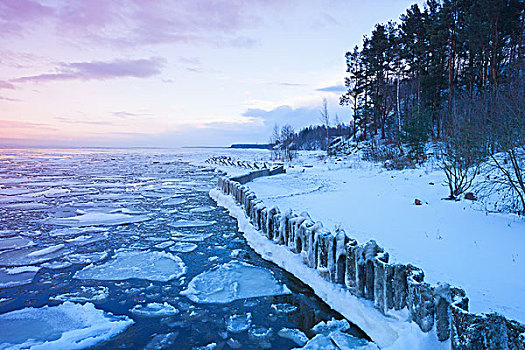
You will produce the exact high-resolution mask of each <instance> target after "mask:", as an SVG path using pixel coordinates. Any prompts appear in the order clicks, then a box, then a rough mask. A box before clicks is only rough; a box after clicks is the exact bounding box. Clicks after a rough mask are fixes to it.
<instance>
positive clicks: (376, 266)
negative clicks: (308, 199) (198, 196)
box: [218, 169, 525, 349]
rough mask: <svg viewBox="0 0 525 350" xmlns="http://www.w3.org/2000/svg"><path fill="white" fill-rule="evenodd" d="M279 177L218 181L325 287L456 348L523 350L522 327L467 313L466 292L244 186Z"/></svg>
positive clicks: (260, 228) (269, 237)
mask: <svg viewBox="0 0 525 350" xmlns="http://www.w3.org/2000/svg"><path fill="white" fill-rule="evenodd" d="M279 172H282V169H278V170H277V169H274V170H269V169H265V170H260V171H255V172H252V173H249V174H247V175H244V176H241V177H234V178H228V177H220V178H219V180H218V188H219V190H220V191H221V192H222V193H224V194H226V195H231V196H232V197H233V199H234V200H235V202H236V203H237V204H238V205H240V207H241V208H242V210H243V212H244V214H245V215H246V217H247V219H248V220H249V221H250V223H251V224H252V225H253V227H254V228H255V229H256V230H258V232H259V233H260V235H262V236H263V237H265V238H266V239H267V240H271V241H272V242H273V243H275V244H276V245H280V246H284V247H287V248H288V250H289V251H291V252H293V253H294V254H296V255H299V256H301V257H302V261H303V263H304V264H305V265H306V266H308V267H309V268H310V269H312V270H316V271H317V272H318V274H319V275H320V276H322V278H324V279H325V280H326V281H329V282H330V283H333V284H334V285H338V286H340V288H343V289H345V290H347V291H349V292H350V293H351V294H352V295H355V296H356V297H358V298H361V300H363V302H365V301H368V303H370V302H371V303H373V306H374V307H375V308H376V309H377V310H379V311H380V312H381V313H382V314H384V315H387V314H388V313H390V312H391V311H400V310H407V311H408V313H409V317H410V320H411V321H413V322H414V323H415V324H417V325H418V326H419V328H420V329H421V331H422V332H424V333H429V332H431V331H433V332H434V333H435V334H436V337H437V339H438V340H439V341H441V342H445V341H449V342H450V345H451V348H453V349H525V326H524V325H522V324H520V323H518V322H516V321H512V320H509V319H506V318H505V317H503V316H501V315H498V314H472V313H469V312H468V297H467V295H466V293H465V291H464V290H462V289H461V288H457V287H451V286H449V285H448V284H445V283H442V284H438V285H430V284H429V283H427V282H425V280H424V272H423V271H422V270H421V269H420V268H418V267H416V266H413V265H410V264H406V265H404V264H393V263H390V262H389V254H388V252H386V251H385V250H384V249H383V248H381V247H380V246H379V245H378V244H377V243H376V242H374V241H369V242H367V243H364V244H359V243H358V242H357V241H356V240H355V239H352V238H351V237H350V236H349V235H348V234H346V232H344V230H342V229H339V230H335V231H334V232H332V231H330V230H328V229H326V228H325V227H323V225H322V224H321V223H320V222H314V221H313V220H312V219H311V218H310V216H309V215H308V213H300V214H298V213H295V212H294V211H292V210H289V211H287V212H281V211H280V209H279V208H277V207H267V206H266V205H265V204H264V203H263V202H262V201H261V200H259V199H257V196H256V194H255V193H254V192H253V191H251V190H250V189H249V188H248V187H247V186H245V184H246V183H248V182H249V181H251V180H253V179H255V178H257V177H260V176H268V175H273V174H276V173H279ZM345 302H346V300H340V303H345ZM386 318H387V317H386V316H385V319H386ZM372 339H373V337H372Z"/></svg>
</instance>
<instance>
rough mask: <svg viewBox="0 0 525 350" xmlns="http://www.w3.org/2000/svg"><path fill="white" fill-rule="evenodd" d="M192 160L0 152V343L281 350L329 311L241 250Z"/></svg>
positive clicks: (166, 154)
mask: <svg viewBox="0 0 525 350" xmlns="http://www.w3.org/2000/svg"><path fill="white" fill-rule="evenodd" d="M200 156H201V157H202V153H201V154H200ZM192 157H193V155H192V153H191V152H188V151H176V150H175V151H168V150H151V149H148V150H140V149H135V150H108V149H104V150H100V149H97V150H88V149H82V150H65V149H60V150H35V149H29V150H27V149H26V150H0V349H4V348H13V349H17V348H31V347H35V348H50V349H59V348H64V349H73V348H94V349H115V348H133V349H136V348H148V349H161V348H176V349H197V348H200V347H207V348H209V349H213V348H215V349H230V348H233V349H237V348H243V349H257V348H276V349H291V348H296V347H298V346H300V345H303V344H304V342H305V341H306V340H307V339H308V338H310V339H312V338H314V337H315V336H316V332H315V330H312V328H314V326H315V325H317V324H319V323H320V322H329V321H330V320H332V319H341V316H340V315H339V314H338V313H336V312H335V311H333V310H331V309H330V308H329V307H328V306H327V305H326V304H324V303H323V302H322V301H321V300H320V299H319V298H317V297H316V296H315V295H314V294H313V293H312V291H311V289H310V288H308V287H307V286H305V285H304V284H302V283H301V282H300V281H299V280H297V279H296V278H294V277H293V276H292V275H290V274H288V273H287V272H285V271H283V270H281V269H280V268H278V267H277V266H276V265H273V264H271V263H269V262H267V261H265V260H263V259H262V258H261V257H259V256H258V255H257V254H256V253H255V252H254V251H253V250H252V249H251V248H249V247H248V245H247V244H246V242H245V240H244V238H243V236H242V234H240V233H239V232H238V231H237V224H236V221H235V220H234V219H233V218H231V217H230V216H228V213H227V211H226V210H224V209H222V208H219V207H217V206H216V204H215V202H214V201H213V200H212V199H211V198H210V197H209V195H208V192H209V190H210V189H212V188H213V187H215V184H216V180H217V176H218V174H217V173H216V172H215V171H214V170H213V169H211V168H204V167H199V166H194V165H191V164H190V161H191V160H192ZM344 332H345V333H344V336H350V338H349V339H351V342H353V341H354V340H355V344H365V343H366V342H364V341H363V339H356V338H363V337H365V336H364V334H362V333H361V332H360V331H359V330H358V329H357V328H356V327H354V326H351V327H350V328H349V329H346V328H345V330H344ZM352 336H353V337H356V338H353V337H352ZM316 339H317V341H319V339H320V338H319V334H318V335H317V338H316ZM345 341H346V340H345ZM356 347H358V346H357V345H356Z"/></svg>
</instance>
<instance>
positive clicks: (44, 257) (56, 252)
mask: <svg viewBox="0 0 525 350" xmlns="http://www.w3.org/2000/svg"><path fill="white" fill-rule="evenodd" d="M68 252H69V250H67V249H65V248H64V245H63V244H58V245H54V246H49V247H35V246H33V247H28V248H22V249H17V250H10V251H6V252H4V253H1V254H0V266H25V265H36V264H40V263H43V262H46V261H50V260H53V259H56V258H59V257H62V256H63V255H65V254H66V253H68Z"/></svg>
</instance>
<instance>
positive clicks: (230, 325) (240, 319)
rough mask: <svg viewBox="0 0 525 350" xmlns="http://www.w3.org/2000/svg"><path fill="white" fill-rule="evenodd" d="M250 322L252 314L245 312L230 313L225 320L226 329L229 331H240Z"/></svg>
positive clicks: (248, 326)
mask: <svg viewBox="0 0 525 350" xmlns="http://www.w3.org/2000/svg"><path fill="white" fill-rule="evenodd" d="M251 324H252V314H251V313H249V312H248V313H246V314H244V315H231V316H230V317H229V318H228V319H227V320H226V329H227V330H228V332H230V333H240V332H243V331H245V330H247V329H248V328H250V325H251Z"/></svg>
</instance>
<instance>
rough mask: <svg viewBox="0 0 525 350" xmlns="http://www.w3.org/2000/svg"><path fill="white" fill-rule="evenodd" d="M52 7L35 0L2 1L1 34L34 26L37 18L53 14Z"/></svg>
mask: <svg viewBox="0 0 525 350" xmlns="http://www.w3.org/2000/svg"><path fill="white" fill-rule="evenodd" d="M53 14H54V11H53V9H52V8H51V7H47V6H43V5H42V4H40V3H39V2H38V1H34V0H2V1H0V36H5V35H6V34H12V33H14V32H19V31H20V30H22V29H23V28H24V26H26V25H29V26H33V25H34V21H35V20H39V19H42V18H44V17H48V16H52V15H53Z"/></svg>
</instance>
